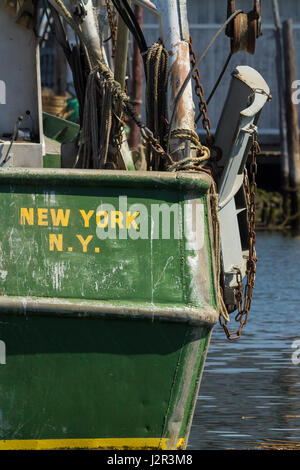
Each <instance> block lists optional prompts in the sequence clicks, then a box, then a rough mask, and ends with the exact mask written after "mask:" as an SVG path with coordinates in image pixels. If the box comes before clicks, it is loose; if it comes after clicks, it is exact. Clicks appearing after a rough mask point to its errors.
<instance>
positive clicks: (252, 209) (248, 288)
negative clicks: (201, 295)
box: [220, 130, 260, 341]
mask: <svg viewBox="0 0 300 470" xmlns="http://www.w3.org/2000/svg"><path fill="white" fill-rule="evenodd" d="M259 153H260V148H259V144H258V141H257V132H256V130H253V133H252V145H251V165H250V175H251V182H250V181H249V178H248V172H247V170H246V169H245V177H244V188H245V194H246V201H247V208H248V229H249V259H248V261H247V267H246V275H247V280H246V285H245V289H244V288H243V284H242V275H241V272H240V271H238V273H237V280H238V289H237V292H236V300H237V304H238V313H237V315H236V317H235V320H236V321H237V322H240V326H239V328H238V329H237V330H236V331H232V332H230V331H229V329H228V327H227V322H223V321H222V318H221V315H220V324H221V326H222V327H223V329H224V331H225V334H226V336H227V338H228V339H229V340H230V341H233V340H235V339H238V338H240V337H241V334H242V330H243V328H244V326H245V325H246V323H247V320H248V315H249V311H250V308H251V302H252V298H253V290H254V287H255V276H256V263H257V257H256V250H255V244H256V232H255V220H256V191H257V183H256V175H257V155H258V154H259ZM243 297H244V304H243Z"/></svg>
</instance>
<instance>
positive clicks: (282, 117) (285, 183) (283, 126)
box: [273, 0, 289, 192]
mask: <svg viewBox="0 0 300 470" xmlns="http://www.w3.org/2000/svg"><path fill="white" fill-rule="evenodd" d="M273 14H274V27H275V31H274V33H275V42H276V70H277V89H278V100H279V126H280V149H281V159H280V163H281V186H282V189H283V192H285V190H286V188H288V187H289V153H288V138H287V121H286V103H285V83H284V60H283V50H282V42H283V39H282V27H281V20H280V14H279V7H278V0H273Z"/></svg>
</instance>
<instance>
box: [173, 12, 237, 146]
mask: <svg viewBox="0 0 300 470" xmlns="http://www.w3.org/2000/svg"><path fill="white" fill-rule="evenodd" d="M240 13H242V10H237V11H236V12H234V13H233V14H232V15H231V16H230V17H229V18H228V19H227V20H226V21H225V23H223V25H222V26H221V27H220V28H219V29H218V31H217V32H216V34H215V35H214V37H213V38H212V39H211V41H210V42H209V44H208V46H207V47H206V49H205V50H204V51H203V52H202V54H201V56H200V57H199V58H198V60H197V62H196V64H195V65H194V67H193V68H192V69H191V70H190V72H189V73H188V75H187V77H186V79H185V80H184V82H183V84H182V86H181V88H180V90H179V92H178V94H177V96H176V98H175V102H174V109H173V113H172V117H171V120H170V126H169V132H168V138H167V153H169V152H170V139H171V133H172V124H173V122H174V118H175V115H176V111H177V108H178V105H179V101H180V100H181V97H182V95H183V93H184V91H185V89H186V87H187V85H188V83H189V81H190V80H191V78H192V76H193V73H194V72H195V71H196V69H197V67H198V66H199V64H200V63H201V62H202V60H203V59H204V57H205V56H206V54H207V53H208V51H209V49H210V48H211V47H212V46H213V44H214V43H215V41H216V40H217V38H218V37H219V36H220V34H221V33H222V32H223V30H224V29H225V28H226V26H227V25H228V24H229V23H230V22H231V21H232V20H233V19H234V18H235V17H236V16H237V15H239V14H240Z"/></svg>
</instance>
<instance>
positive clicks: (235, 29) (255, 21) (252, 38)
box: [226, 0, 262, 54]
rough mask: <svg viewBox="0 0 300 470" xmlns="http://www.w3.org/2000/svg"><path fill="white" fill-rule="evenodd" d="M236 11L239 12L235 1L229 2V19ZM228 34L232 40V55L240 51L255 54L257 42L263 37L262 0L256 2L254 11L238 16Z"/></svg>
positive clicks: (228, 29)
mask: <svg viewBox="0 0 300 470" xmlns="http://www.w3.org/2000/svg"><path fill="white" fill-rule="evenodd" d="M235 11H237V10H236V2H235V0H228V17H229V16H230V15H232V14H233V13H234V12H235ZM226 34H227V36H228V37H230V38H231V52H232V54H234V53H236V52H239V51H247V52H249V54H254V53H255V48H256V40H257V38H258V37H259V36H261V35H262V30H261V4H260V0H254V5H253V9H252V10H251V11H250V12H249V13H240V14H239V15H237V16H236V17H235V18H234V19H233V20H232V22H231V23H230V24H229V25H228V27H227V29H226Z"/></svg>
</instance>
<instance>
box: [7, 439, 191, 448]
mask: <svg viewBox="0 0 300 470" xmlns="http://www.w3.org/2000/svg"><path fill="white" fill-rule="evenodd" d="M169 445H170V439H159V438H148V439H147V438H145V439H143V438H138V439H134V438H133V439H26V440H21V439H20V440H19V439H13V440H11V439H9V440H0V450H58V449H66V450H68V449H103V450H108V449H115V450H127V449H129V450H141V449H148V450H150V449H162V450H167V449H170V447H169ZM184 448H185V440H184V439H179V440H178V441H177V444H176V446H175V449H184ZM172 449H174V447H173V446H172Z"/></svg>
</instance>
